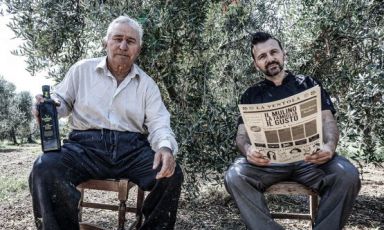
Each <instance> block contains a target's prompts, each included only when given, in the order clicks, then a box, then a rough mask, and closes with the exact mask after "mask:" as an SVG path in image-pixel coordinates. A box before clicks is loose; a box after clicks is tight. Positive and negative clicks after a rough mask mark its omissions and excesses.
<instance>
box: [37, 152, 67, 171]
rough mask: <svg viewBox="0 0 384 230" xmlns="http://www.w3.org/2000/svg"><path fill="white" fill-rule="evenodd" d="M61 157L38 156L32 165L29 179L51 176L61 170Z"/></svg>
mask: <svg viewBox="0 0 384 230" xmlns="http://www.w3.org/2000/svg"><path fill="white" fill-rule="evenodd" d="M60 165H61V157H60V155H59V153H57V154H56V153H46V154H42V155H41V156H39V157H38V158H37V159H36V161H35V163H34V164H33V167H32V171H31V177H32V176H33V177H35V176H38V177H40V176H46V175H48V176H53V175H54V174H55V172H58V171H60V170H62V169H61V167H60Z"/></svg>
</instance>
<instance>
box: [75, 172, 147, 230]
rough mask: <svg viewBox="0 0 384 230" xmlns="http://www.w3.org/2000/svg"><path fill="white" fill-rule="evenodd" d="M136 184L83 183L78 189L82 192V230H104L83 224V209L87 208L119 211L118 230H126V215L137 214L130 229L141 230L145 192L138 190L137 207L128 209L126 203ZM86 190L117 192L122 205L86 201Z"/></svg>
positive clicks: (80, 209)
mask: <svg viewBox="0 0 384 230" xmlns="http://www.w3.org/2000/svg"><path fill="white" fill-rule="evenodd" d="M134 186H135V184H134V183H132V182H130V181H128V180H126V179H121V180H109V179H108V180H89V181H86V182H84V183H81V184H80V185H78V186H77V188H78V189H79V190H80V192H81V197H80V202H79V221H80V229H81V230H91V229H92V230H95V229H102V228H100V227H97V226H95V225H92V224H88V223H85V222H82V209H83V208H84V207H86V208H96V209H107V210H112V211H118V230H124V229H125V228H124V224H125V221H126V219H125V213H126V212H131V213H135V214H136V220H135V221H134V223H133V224H131V225H130V227H129V229H134V228H135V229H139V228H140V226H141V224H142V212H141V210H142V207H143V200H144V191H143V190H141V189H140V188H137V201H136V207H127V206H126V201H127V199H128V195H129V190H130V189H131V188H132V187H134ZM86 189H92V190H103V191H111V192H117V195H118V199H119V201H120V203H119V204H118V205H112V204H102V203H95V202H88V201H84V191H85V190H86Z"/></svg>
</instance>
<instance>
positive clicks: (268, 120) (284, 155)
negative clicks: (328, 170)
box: [239, 86, 323, 163]
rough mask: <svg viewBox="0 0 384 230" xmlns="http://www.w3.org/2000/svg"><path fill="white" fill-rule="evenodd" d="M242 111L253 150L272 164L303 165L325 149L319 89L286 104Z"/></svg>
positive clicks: (245, 107)
mask: <svg viewBox="0 0 384 230" xmlns="http://www.w3.org/2000/svg"><path fill="white" fill-rule="evenodd" d="M239 108H240V113H241V116H242V118H243V120H244V124H245V128H246V130H247V133H248V136H249V138H250V140H251V143H252V146H253V148H255V149H256V151H258V152H260V153H261V154H263V155H264V156H265V157H267V158H269V159H270V160H271V162H272V163H291V162H295V161H300V160H303V159H304V157H305V155H308V154H312V153H313V152H316V151H317V150H318V149H319V148H321V147H322V144H323V135H322V119H321V92H320V87H319V86H315V87H312V88H310V89H307V90H305V91H303V92H301V93H299V94H295V95H293V96H291V97H287V98H284V99H282V100H278V101H274V102H270V103H262V104H241V105H239Z"/></svg>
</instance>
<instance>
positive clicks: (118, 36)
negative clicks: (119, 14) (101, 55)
mask: <svg viewBox="0 0 384 230" xmlns="http://www.w3.org/2000/svg"><path fill="white" fill-rule="evenodd" d="M139 39H140V38H139V33H138V32H137V31H136V30H135V29H134V28H133V27H132V26H131V25H129V24H126V23H117V24H115V25H114V26H113V29H112V30H111V33H110V34H109V36H108V39H107V41H106V48H105V49H106V51H107V60H108V64H109V65H111V66H120V67H122V68H124V69H127V70H130V69H131V66H132V65H133V63H134V62H135V61H136V59H137V57H138V56H139V54H140V50H141V46H140V40H139Z"/></svg>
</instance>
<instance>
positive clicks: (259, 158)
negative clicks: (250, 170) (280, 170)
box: [246, 145, 270, 166]
mask: <svg viewBox="0 0 384 230" xmlns="http://www.w3.org/2000/svg"><path fill="white" fill-rule="evenodd" d="M246 154H247V161H248V162H249V163H251V164H253V165H256V166H268V165H269V163H270V162H269V161H270V160H269V159H268V158H266V157H265V156H263V155H262V154H261V153H259V152H257V151H256V150H255V149H254V148H253V147H252V145H248V148H247V152H246Z"/></svg>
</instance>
